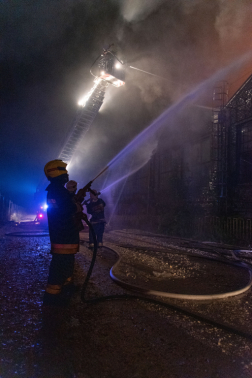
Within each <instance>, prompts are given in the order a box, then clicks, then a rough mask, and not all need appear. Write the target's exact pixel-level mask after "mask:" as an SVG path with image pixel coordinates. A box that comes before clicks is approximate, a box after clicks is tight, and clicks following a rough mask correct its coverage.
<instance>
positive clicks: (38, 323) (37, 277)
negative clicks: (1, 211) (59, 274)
mask: <svg viewBox="0 0 252 378" xmlns="http://www.w3.org/2000/svg"><path fill="white" fill-rule="evenodd" d="M23 230H24V229H22V228H20V227H16V228H15V226H5V227H3V228H1V229H0V246H1V249H0V255H1V278H0V280H1V286H0V298H1V311H0V319H1V324H0V336H1V346H2V350H1V355H0V378H12V377H25V378H63V377H64V378H68V377H69V378H70V377H71V378H74V377H75V378H103V377H108V378H119V377H122V378H129V377H132V378H134V377H135V378H138V377H140V378H175V377H176V378H177V377H183V378H203V377H204V378H210V377H211V378H212V377H213V378H217V377H221V378H226V377H227V378H229V377H234V378H238V377H239V378H243V377H244V378H247V377H252V359H251V348H252V336H251V340H249V338H248V337H247V338H245V337H241V336H238V335H236V334H234V333H232V332H227V331H225V330H224V329H222V328H221V327H217V326H213V325H210V324H209V323H206V322H203V321H199V320H195V319H194V318H192V317H190V316H186V315H184V314H182V313H180V312H179V311H174V310H172V309H169V308H166V307H164V306H162V305H158V304H152V303H148V302H146V301H143V300H113V301H107V302H97V303H95V304H84V303H83V302H82V301H81V299H80V294H79V293H76V294H75V295H74V296H73V297H72V299H71V303H70V305H69V307H68V308H66V309H55V308H50V309H43V308H42V304H41V301H42V296H43V291H44V288H45V285H46V281H47V275H48V267H49V264H50V260H51V255H50V243H49V237H48V236H44V237H14V236H13V237H11V236H6V235H5V234H6V233H7V232H12V231H23ZM87 238H88V236H87V232H82V233H81V239H82V243H81V248H80V252H79V253H78V254H77V255H76V264H75V280H76V283H77V284H82V283H83V281H84V279H85V276H86V273H87V271H88V268H89V264H90V261H91V258H92V253H91V251H90V250H88V249H87V243H86V241H87ZM104 244H105V245H106V246H108V247H109V248H111V249H112V250H115V251H116V252H117V254H118V255H120V258H121V260H120V264H118V265H117V266H116V269H115V273H116V275H117V276H118V277H119V278H120V279H122V280H125V281H126V282H128V283H130V284H132V285H136V284H137V285H141V286H144V287H145V288H146V289H149V288H155V290H164V291H169V292H178V293H190V294H198V293H202V292H203V293H206V294H208V293H213V292H214V293H218V292H225V291H230V290H237V289H239V288H241V287H242V286H244V285H246V283H247V282H248V279H249V275H248V272H247V270H246V269H244V268H237V267H234V266H231V265H224V264H223V263H218V262H216V261H213V260H205V259H202V258H200V257H192V256H189V255H188V253H191V254H192V253H194V254H198V256H206V257H211V256H212V257H214V256H215V255H211V254H210V253H207V252H202V251H198V250H195V249H192V248H183V247H181V246H179V241H177V242H174V241H173V242H171V241H169V240H166V239H164V238H161V237H157V236H156V237H151V236H149V235H147V234H143V233H142V232H141V231H139V230H121V231H110V232H107V233H106V234H105V238H104ZM111 249H107V248H103V249H100V250H99V251H98V255H97V261H96V264H95V267H94V270H93V274H92V276H91V280H90V282H89V285H88V289H87V293H86V298H89V299H90V298H97V297H102V296H106V295H111V294H124V293H127V294H132V293H131V292H129V291H126V290H125V289H123V288H121V287H119V286H117V285H115V283H114V282H113V281H112V280H111V279H110V277H109V271H110V269H111V267H112V266H113V265H114V264H115V263H116V261H117V259H118V255H117V254H116V253H114V252H113V251H112V250H111ZM181 252H183V254H181ZM242 256H243V258H244V259H245V260H246V261H250V260H249V259H250V254H249V253H247V252H246V251H243V252H242ZM157 300H159V301H161V300H162V301H163V302H164V303H166V304H171V305H174V306H179V307H182V308H184V309H186V310H187V311H192V312H193V313H196V314H199V315H201V316H202V317H207V318H208V319H211V320H212V321H215V322H219V323H224V324H225V325H227V326H229V327H232V328H235V329H238V330H240V331H243V332H246V333H248V334H250V333H251V335H252V331H251V329H250V328H251V315H252V299H251V290H248V291H247V292H246V293H244V294H242V295H240V296H236V297H231V298H227V299H224V300H215V301H204V302H202V301H200V302H199V301H186V300H178V299H168V298H161V297H159V298H157Z"/></svg>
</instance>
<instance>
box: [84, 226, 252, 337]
mask: <svg viewBox="0 0 252 378" xmlns="http://www.w3.org/2000/svg"><path fill="white" fill-rule="evenodd" d="M85 222H86V223H87V225H88V227H89V229H90V231H91V233H92V235H93V239H94V250H93V257H92V261H91V264H90V267H89V270H88V273H87V276H86V279H85V281H84V283H83V286H82V290H81V300H82V302H83V303H86V304H95V303H99V302H104V301H108V300H141V301H145V302H148V303H152V304H155V305H161V306H163V307H166V308H168V309H170V310H173V311H177V312H180V313H182V314H183V315H187V316H190V317H192V318H194V319H195V320H198V321H201V322H204V323H208V324H210V325H211V326H213V327H218V328H221V329H223V330H225V331H227V332H230V333H232V334H235V335H238V336H241V337H244V338H246V339H248V340H250V341H251V340H252V335H251V334H248V333H246V332H243V331H240V330H237V329H234V328H232V327H230V326H229V325H227V324H224V323H219V322H215V321H213V320H211V319H209V318H206V317H203V316H200V315H198V314H195V313H193V312H190V311H187V310H185V309H183V308H181V307H179V306H175V305H172V304H169V303H166V302H162V301H159V300H156V299H154V298H150V297H147V296H146V295H155V296H156V295H159V296H164V295H163V292H157V291H154V290H149V291H148V290H146V289H141V288H138V289H139V291H141V292H142V293H143V294H144V295H145V296H141V295H131V294H116V295H108V296H104V297H96V298H92V299H86V298H85V293H86V289H87V286H88V282H89V279H90V276H91V274H92V270H93V267H94V264H95V260H96V255H97V240H96V235H95V232H94V229H93V226H92V224H91V223H90V222H89V221H87V220H86V221H85ZM208 259H211V258H209V257H208ZM212 260H216V261H218V260H217V259H212ZM119 261H120V257H119ZM119 261H118V262H117V263H116V264H118V263H119ZM228 263H229V264H232V265H235V266H242V267H246V268H247V269H248V270H249V273H250V281H249V284H248V285H246V287H245V288H243V289H241V290H242V291H241V290H238V291H236V292H233V294H232V295H238V294H240V293H241V292H244V291H246V290H248V289H249V288H250V287H251V285H252V282H251V281H252V279H251V277H252V273H251V272H252V267H251V266H250V264H245V263H243V262H241V261H240V260H239V263H238V262H237V263H234V262H228ZM112 270H113V267H112V268H111V270H110V276H111V278H112V279H113V280H114V281H115V282H117V283H118V284H120V285H121V286H124V287H126V288H127V289H134V290H136V287H135V286H132V285H129V284H124V283H123V282H122V281H120V280H118V279H117V278H116V277H115V276H114V275H113V272H112ZM234 293H236V294H234ZM166 294H172V293H166ZM177 295H178V296H177V298H180V299H182V298H181V297H179V294H177ZM217 295H218V294H217ZM221 295H222V294H221ZM166 296H169V295H166ZM170 297H171V296H170ZM193 297H195V296H193V295H190V296H189V298H185V297H184V298H183V299H191V300H192V299H194V298H193ZM196 297H201V298H196V299H206V298H205V297H206V296H196ZM211 297H213V296H211V295H210V296H207V299H216V298H211ZM173 298H175V296H173Z"/></svg>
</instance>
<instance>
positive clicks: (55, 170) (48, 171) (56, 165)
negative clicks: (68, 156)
mask: <svg viewBox="0 0 252 378" xmlns="http://www.w3.org/2000/svg"><path fill="white" fill-rule="evenodd" d="M66 166H67V163H64V161H62V160H58V159H56V160H51V161H49V162H48V163H47V164H46V165H45V168H44V171H45V175H46V177H47V178H48V179H49V178H54V177H58V176H60V175H63V174H64V173H68V172H67V170H66Z"/></svg>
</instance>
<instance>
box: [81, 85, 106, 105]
mask: <svg viewBox="0 0 252 378" xmlns="http://www.w3.org/2000/svg"><path fill="white" fill-rule="evenodd" d="M100 82H101V79H95V81H94V83H95V84H94V86H93V87H92V88H91V90H90V91H89V92H88V94H87V95H86V96H84V97H83V98H82V99H80V101H79V102H78V105H79V106H82V107H83V108H84V106H85V105H86V103H87V101H88V100H89V98H90V96H91V95H92V93H93V92H94V90H95V89H96V88H97V86H98V84H99V83H100Z"/></svg>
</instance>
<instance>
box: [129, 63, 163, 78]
mask: <svg viewBox="0 0 252 378" xmlns="http://www.w3.org/2000/svg"><path fill="white" fill-rule="evenodd" d="M129 68H132V69H133V70H136V71H140V72H143V73H146V74H147V75H151V76H155V77H159V78H160V79H163V80H169V81H170V79H167V78H166V77H163V76H159V75H156V74H153V73H151V72H148V71H144V70H140V68H136V67H132V66H129Z"/></svg>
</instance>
